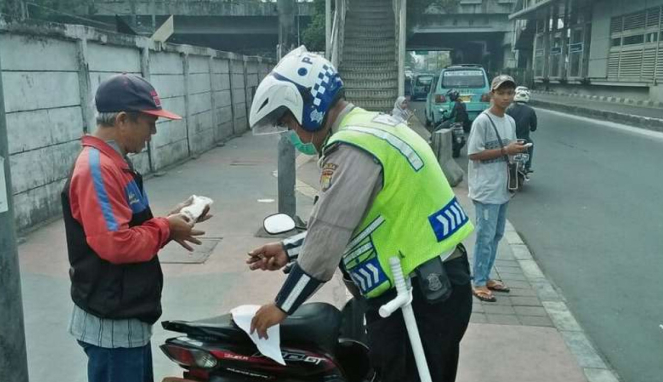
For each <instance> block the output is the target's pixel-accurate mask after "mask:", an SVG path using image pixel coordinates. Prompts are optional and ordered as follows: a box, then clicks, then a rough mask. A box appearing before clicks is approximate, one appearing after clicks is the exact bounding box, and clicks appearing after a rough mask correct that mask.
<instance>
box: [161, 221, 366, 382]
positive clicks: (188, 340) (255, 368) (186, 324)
mask: <svg viewBox="0 0 663 382" xmlns="http://www.w3.org/2000/svg"><path fill="white" fill-rule="evenodd" d="M277 216H278V215H277ZM268 220H269V218H268V219H265V231H267V232H268V233H270V234H277V233H283V232H287V231H289V230H292V229H294V228H295V226H294V222H293V223H289V222H288V223H287V224H291V227H290V226H289V225H287V226H286V227H285V228H275V227H278V226H280V225H281V226H282V224H281V223H277V224H274V219H272V220H271V223H270V222H268ZM285 221H287V219H285ZM278 231H280V232H278ZM358 303H359V301H357V300H355V299H351V300H350V301H348V303H347V304H346V305H345V307H344V308H343V312H341V311H339V310H338V309H337V308H336V307H334V306H333V305H330V304H327V303H310V304H304V305H302V306H301V307H300V308H299V309H298V310H297V311H296V312H295V313H294V314H292V315H290V316H289V317H288V318H287V319H286V320H285V321H284V322H283V323H282V324H281V325H280V337H281V354H282V356H283V359H284V360H285V363H286V364H285V365H281V364H279V363H277V362H275V361H273V360H272V359H270V358H267V357H265V356H263V355H262V354H261V353H260V352H259V351H258V349H257V347H256V346H255V344H254V343H253V342H252V341H251V339H250V338H249V336H248V335H247V334H246V333H245V332H244V331H243V330H242V329H240V328H239V327H238V326H237V325H236V324H235V323H234V322H233V320H232V316H231V314H230V313H228V314H224V315H222V316H218V317H212V318H208V319H203V320H198V321H164V322H162V326H163V328H164V329H166V330H169V331H173V332H177V333H182V334H183V335H182V336H179V337H174V338H170V339H168V340H166V342H165V343H164V344H163V345H161V346H160V347H161V350H162V351H163V352H164V353H165V354H166V356H167V357H168V358H169V359H170V360H172V361H173V362H175V363H177V364H178V365H180V366H181V367H182V368H184V372H183V378H177V377H167V378H164V379H163V382H201V381H209V382H238V381H265V380H269V381H280V382H305V381H329V382H376V377H375V373H374V372H373V370H372V369H371V367H370V362H369V357H368V347H367V346H366V345H365V344H364V343H362V342H361V338H362V337H363V336H364V335H365V328H364V327H363V311H362V309H360V308H358ZM356 312H359V314H360V315H361V319H358V316H357V314H356ZM357 322H361V324H360V325H362V327H361V328H357V327H356V326H357ZM358 329H359V330H358ZM350 337H353V338H350Z"/></svg>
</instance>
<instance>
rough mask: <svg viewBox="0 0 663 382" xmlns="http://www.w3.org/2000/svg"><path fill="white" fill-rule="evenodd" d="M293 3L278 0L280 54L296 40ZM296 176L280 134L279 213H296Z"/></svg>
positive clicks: (290, 147) (290, 151)
mask: <svg viewBox="0 0 663 382" xmlns="http://www.w3.org/2000/svg"><path fill="white" fill-rule="evenodd" d="M295 5H296V4H295V0H278V8H279V45H280V47H281V49H280V51H281V52H282V54H287V53H288V52H290V51H291V50H292V49H293V48H294V47H295V42H296V41H297V35H296V29H295V12H294V10H295ZM279 59H281V57H279ZM296 177H297V175H296V168H295V148H294V146H293V145H292V144H291V143H290V141H289V140H288V138H287V135H286V134H282V135H281V139H280V140H279V146H278V195H279V198H278V208H279V213H283V214H287V215H289V216H290V217H292V218H294V217H295V215H296V214H297V199H296V196H295V181H296Z"/></svg>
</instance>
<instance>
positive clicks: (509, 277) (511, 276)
mask: <svg viewBox="0 0 663 382" xmlns="http://www.w3.org/2000/svg"><path fill="white" fill-rule="evenodd" d="M500 278H501V279H502V281H504V282H505V283H507V284H508V281H527V278H526V277H525V275H523V274H522V273H521V274H515V273H500Z"/></svg>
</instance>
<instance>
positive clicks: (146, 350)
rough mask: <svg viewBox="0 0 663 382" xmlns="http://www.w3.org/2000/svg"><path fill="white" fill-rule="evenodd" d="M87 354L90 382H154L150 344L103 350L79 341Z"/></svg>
mask: <svg viewBox="0 0 663 382" xmlns="http://www.w3.org/2000/svg"><path fill="white" fill-rule="evenodd" d="M78 344H79V345H81V346H82V347H83V350H85V354H87V357H88V361H87V380H88V381H89V382H154V376H153V372H152V348H151V346H150V343H149V342H148V344H147V345H145V346H142V347H137V348H102V347H99V346H94V345H90V344H88V343H85V342H81V341H78Z"/></svg>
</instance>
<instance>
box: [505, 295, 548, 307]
mask: <svg viewBox="0 0 663 382" xmlns="http://www.w3.org/2000/svg"><path fill="white" fill-rule="evenodd" d="M511 302H512V303H513V305H525V306H542V305H541V301H539V299H538V298H536V297H522V296H515V297H512V298H511Z"/></svg>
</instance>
